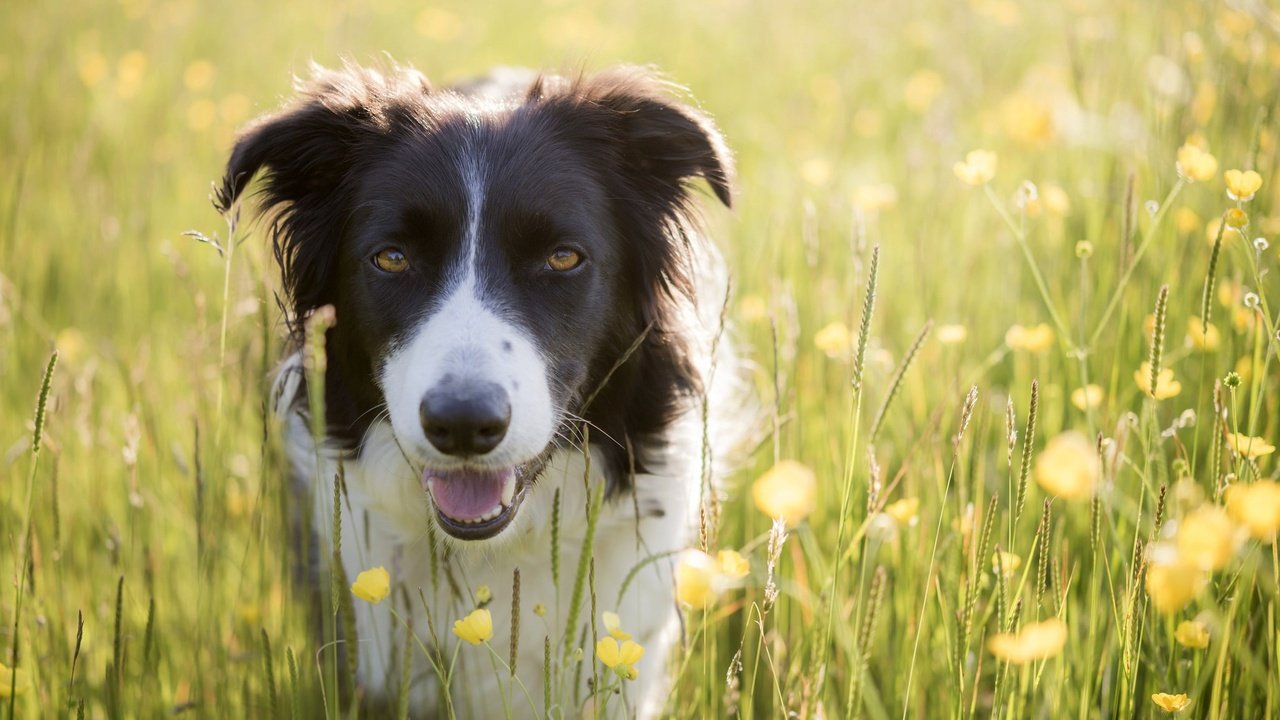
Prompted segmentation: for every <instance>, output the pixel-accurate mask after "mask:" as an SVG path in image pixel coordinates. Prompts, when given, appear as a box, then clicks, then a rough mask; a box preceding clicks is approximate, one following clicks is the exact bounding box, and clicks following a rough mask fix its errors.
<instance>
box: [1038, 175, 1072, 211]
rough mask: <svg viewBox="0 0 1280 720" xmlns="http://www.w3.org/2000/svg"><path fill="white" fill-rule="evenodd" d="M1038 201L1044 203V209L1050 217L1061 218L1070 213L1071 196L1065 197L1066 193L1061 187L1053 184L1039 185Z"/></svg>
mask: <svg viewBox="0 0 1280 720" xmlns="http://www.w3.org/2000/svg"><path fill="white" fill-rule="evenodd" d="M1040 199H1041V200H1042V201H1043V202H1044V209H1045V210H1048V211H1049V214H1050V215H1057V216H1059V217H1061V216H1063V215H1068V214H1070V213H1071V196H1070V195H1067V191H1066V190H1063V189H1062V186H1061V185H1055V184H1053V183H1045V184H1043V185H1041V186H1040Z"/></svg>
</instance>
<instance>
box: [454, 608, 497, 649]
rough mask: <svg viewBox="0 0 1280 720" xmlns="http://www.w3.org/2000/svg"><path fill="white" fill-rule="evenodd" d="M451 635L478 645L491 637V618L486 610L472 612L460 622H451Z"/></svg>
mask: <svg viewBox="0 0 1280 720" xmlns="http://www.w3.org/2000/svg"><path fill="white" fill-rule="evenodd" d="M453 634H454V635H457V636H458V637H459V638H460V639H462V640H465V641H467V642H469V643H471V644H472V645H479V644H480V643H482V642H485V641H487V640H489V639H491V638H492V637H493V616H492V615H490V614H489V611H488V610H484V609H480V610H472V611H471V614H469V615H467V616H466V617H464V618H462V619H461V620H454V621H453Z"/></svg>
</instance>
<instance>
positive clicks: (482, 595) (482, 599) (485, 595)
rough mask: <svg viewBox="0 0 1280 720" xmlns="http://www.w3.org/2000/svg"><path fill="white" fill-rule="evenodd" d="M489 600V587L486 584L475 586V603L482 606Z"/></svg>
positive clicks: (491, 593) (490, 595) (491, 598)
mask: <svg viewBox="0 0 1280 720" xmlns="http://www.w3.org/2000/svg"><path fill="white" fill-rule="evenodd" d="M491 600H493V591H492V590H490V589H489V586H488V585H481V586H480V587H478V588H476V604H477V605H479V606H480V607H484V606H485V605H488V604H489V602H490V601H491Z"/></svg>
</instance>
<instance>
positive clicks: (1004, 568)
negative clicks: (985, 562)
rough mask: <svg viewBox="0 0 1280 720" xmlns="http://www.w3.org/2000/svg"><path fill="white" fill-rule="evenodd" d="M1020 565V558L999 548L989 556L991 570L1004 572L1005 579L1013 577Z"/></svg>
mask: <svg viewBox="0 0 1280 720" xmlns="http://www.w3.org/2000/svg"><path fill="white" fill-rule="evenodd" d="M1020 567H1022V558H1021V557H1019V556H1018V555H1016V554H1014V553H1011V552H1005V551H1003V550H1001V551H1000V552H998V553H996V554H994V555H992V556H991V572H993V573H997V574H999V573H1004V578H1005V579H1006V580H1008V579H1009V578H1011V577H1013V575H1014V573H1016V572H1018V568H1020Z"/></svg>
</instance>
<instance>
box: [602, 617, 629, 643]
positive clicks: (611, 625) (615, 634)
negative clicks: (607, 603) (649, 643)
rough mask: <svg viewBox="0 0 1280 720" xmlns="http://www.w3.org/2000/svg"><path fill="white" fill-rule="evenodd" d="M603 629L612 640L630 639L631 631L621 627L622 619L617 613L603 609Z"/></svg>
mask: <svg viewBox="0 0 1280 720" xmlns="http://www.w3.org/2000/svg"><path fill="white" fill-rule="evenodd" d="M603 619H604V629H605V631H607V632H608V633H609V636H610V637H612V638H613V639H614V640H630V639H631V633H629V632H627V631H625V630H623V629H622V620H621V619H619V618H618V613H614V612H609V611H608V610H605V611H604V613H603Z"/></svg>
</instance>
